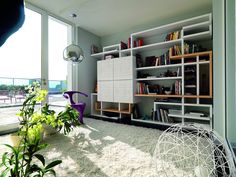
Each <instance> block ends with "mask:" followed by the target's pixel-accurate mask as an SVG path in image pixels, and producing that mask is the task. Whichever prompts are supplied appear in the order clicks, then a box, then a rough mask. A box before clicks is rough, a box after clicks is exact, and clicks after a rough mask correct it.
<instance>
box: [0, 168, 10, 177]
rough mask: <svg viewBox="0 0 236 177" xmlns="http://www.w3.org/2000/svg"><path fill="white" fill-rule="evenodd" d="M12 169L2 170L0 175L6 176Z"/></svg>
mask: <svg viewBox="0 0 236 177" xmlns="http://www.w3.org/2000/svg"><path fill="white" fill-rule="evenodd" d="M9 171H10V169H9V168H7V169H5V170H4V171H3V172H1V174H0V177H5V176H7V173H8V172H9Z"/></svg>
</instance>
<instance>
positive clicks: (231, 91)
mask: <svg viewBox="0 0 236 177" xmlns="http://www.w3.org/2000/svg"><path fill="white" fill-rule="evenodd" d="M226 2H227V4H226V8H227V9H226V78H227V79H226V93H227V97H226V100H227V101H226V105H227V109H226V110H227V114H226V126H227V127H226V130H227V132H226V133H227V135H226V136H227V138H228V140H229V141H230V142H231V143H233V144H234V145H236V131H235V126H236V116H235V115H236V114H235V113H236V110H235V108H236V107H235V106H236V104H235V99H236V97H235V88H236V87H235V86H236V84H235V71H236V70H235V47H236V46H235V33H236V31H235V25H236V23H235V20H236V17H235V15H236V14H235V10H236V9H235V5H236V4H235V0H227V1H226Z"/></svg>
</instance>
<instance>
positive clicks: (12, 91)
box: [0, 77, 67, 106]
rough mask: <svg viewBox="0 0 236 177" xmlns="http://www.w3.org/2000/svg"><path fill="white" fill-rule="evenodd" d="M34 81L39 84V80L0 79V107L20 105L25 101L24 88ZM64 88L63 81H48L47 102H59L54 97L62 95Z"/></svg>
mask: <svg viewBox="0 0 236 177" xmlns="http://www.w3.org/2000/svg"><path fill="white" fill-rule="evenodd" d="M35 81H37V82H39V83H40V82H41V79H40V78H10V77H0V106H2V105H14V104H17V103H18V104H19V103H21V102H22V101H23V100H24V99H25V87H26V86H28V85H30V84H32V83H33V82H35ZM66 88H67V83H66V81H65V80H49V90H48V91H49V93H48V94H49V101H50V102H54V101H55V102H56V101H58V100H60V99H58V97H57V98H55V95H60V94H62V93H63V92H64V91H65V90H66ZM54 98H55V99H54ZM61 101H62V100H61Z"/></svg>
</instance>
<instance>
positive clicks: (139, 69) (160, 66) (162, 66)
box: [136, 64, 182, 71]
mask: <svg viewBox="0 0 236 177" xmlns="http://www.w3.org/2000/svg"><path fill="white" fill-rule="evenodd" d="M181 66H182V64H169V65H159V66H149V67H141V68H136V70H137V71H142V70H151V69H159V68H176V67H181Z"/></svg>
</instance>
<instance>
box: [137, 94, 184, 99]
mask: <svg viewBox="0 0 236 177" xmlns="http://www.w3.org/2000/svg"><path fill="white" fill-rule="evenodd" d="M134 96H139V97H160V98H162V97H163V98H164V97H173V98H182V97H183V96H182V95H164V94H163V95H161V94H135V95H134Z"/></svg>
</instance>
